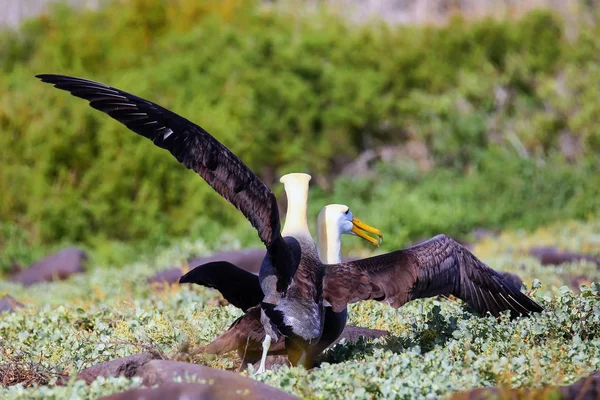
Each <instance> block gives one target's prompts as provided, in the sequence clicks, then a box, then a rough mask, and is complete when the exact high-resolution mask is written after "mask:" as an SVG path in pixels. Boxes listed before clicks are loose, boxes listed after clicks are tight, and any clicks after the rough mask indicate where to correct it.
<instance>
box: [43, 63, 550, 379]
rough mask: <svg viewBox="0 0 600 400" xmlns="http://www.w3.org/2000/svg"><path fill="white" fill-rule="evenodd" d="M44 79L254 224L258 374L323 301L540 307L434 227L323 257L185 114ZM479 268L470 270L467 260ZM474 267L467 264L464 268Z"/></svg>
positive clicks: (301, 349) (316, 327)
mask: <svg viewBox="0 0 600 400" xmlns="http://www.w3.org/2000/svg"><path fill="white" fill-rule="evenodd" d="M38 78H40V79H41V80H42V81H43V82H46V83H51V84H53V85H54V86H55V87H56V88H58V89H62V90H66V91H69V92H71V94H72V95H74V96H77V97H80V98H83V99H86V100H88V101H89V102H90V105H91V106H92V107H93V108H96V109H98V110H100V111H102V112H104V113H106V114H108V115H109V116H111V117H112V118H114V119H115V120H117V121H119V122H121V123H122V124H124V125H125V126H127V127H128V128H129V129H131V130H132V131H134V132H136V133H137V134H139V135H142V136H144V137H146V138H148V139H150V140H152V141H153V142H154V144H155V145H157V146H159V147H162V148H164V149H167V150H168V151H169V152H171V154H173V156H175V158H177V160H178V161H179V162H181V163H182V164H183V165H184V166H186V167H187V168H189V169H192V170H194V171H195V172H196V173H198V174H199V175H200V176H201V177H202V178H203V179H204V180H205V181H206V182H207V183H208V184H209V185H210V186H211V187H212V188H213V189H214V190H215V191H216V192H217V193H219V194H220V195H221V196H223V197H224V198H225V199H226V200H228V201H229V202H230V203H232V204H233V205H234V206H235V207H236V208H237V209H238V210H239V211H241V212H242V214H243V215H244V216H245V217H246V219H248V221H249V222H250V223H251V224H252V226H253V227H254V228H255V229H256V230H257V231H258V236H259V237H260V239H261V240H262V242H263V243H264V245H265V247H266V249H267V255H266V256H265V259H264V261H263V264H262V266H261V269H260V273H259V279H260V285H261V288H262V291H263V294H264V298H263V300H262V301H261V304H260V308H261V323H262V324H263V327H264V329H265V332H266V336H265V341H264V343H263V357H262V360H261V368H260V369H259V372H260V371H261V370H262V371H264V360H265V358H266V355H267V351H268V349H269V345H270V342H271V339H274V340H276V341H277V340H278V339H279V338H280V337H281V336H283V337H284V338H285V339H284V340H285V348H286V351H287V353H288V357H289V359H290V361H291V362H292V364H294V365H295V364H298V363H303V362H304V360H305V359H306V356H307V349H308V348H309V346H310V345H311V343H314V342H316V341H318V340H319V338H320V336H321V333H322V330H323V323H324V313H325V310H324V302H328V303H329V304H330V305H331V307H332V309H333V311H335V312H342V311H343V310H344V309H345V308H346V305H347V304H348V303H351V302H356V301H360V300H368V299H374V300H380V301H387V302H389V303H390V304H391V305H392V306H393V307H400V306H401V305H403V304H405V303H406V302H407V301H410V300H412V299H415V298H419V297H429V296H433V295H438V294H450V293H451V294H454V295H455V296H457V297H459V298H461V299H463V300H466V301H467V302H469V303H470V304H472V305H473V307H475V308H476V309H477V310H478V311H480V312H486V311H490V312H491V313H492V314H494V315H497V314H498V313H499V312H500V311H502V310H507V309H508V310H511V312H512V311H514V312H516V313H518V314H520V313H529V312H531V311H540V310H541V309H542V308H541V307H540V306H539V305H538V304H537V303H535V302H534V301H533V300H531V299H530V298H528V297H527V296H525V295H524V294H522V293H521V292H520V291H519V290H518V289H517V288H515V287H514V286H512V284H510V283H508V282H507V281H505V280H504V279H503V278H502V277H500V276H499V275H498V274H497V273H496V272H495V271H493V270H492V269H491V268H489V267H487V266H486V265H485V264H483V263H481V262H480V261H479V260H477V259H476V258H475V257H474V256H473V255H472V254H471V253H470V252H468V251H466V249H464V247H462V246H460V245H458V244H457V243H456V242H454V241H453V240H452V239H450V238H449V237H447V236H444V235H439V236H436V237H435V238H433V239H430V240H428V241H426V242H423V243H421V244H419V245H417V246H414V247H411V248H409V249H406V250H400V251H396V252H392V253H388V254H384V255H380V256H376V257H371V258H367V259H363V260H356V261H352V262H347V263H339V264H334V265H327V266H326V265H325V264H323V263H321V262H320V261H319V257H318V253H317V249H316V247H315V244H314V242H313V240H312V238H311V236H310V233H309V232H308V228H307V226H306V215H305V213H304V220H303V221H302V220H298V221H294V223H293V224H290V228H289V230H288V231H287V232H283V233H281V232H280V221H279V212H278V209H277V201H276V199H275V196H274V194H273V193H272V192H271V190H270V189H269V188H268V187H267V186H266V185H265V184H264V183H263V182H262V181H261V180H260V179H259V178H258V177H257V176H256V175H255V174H254V173H253V172H252V171H251V170H250V169H249V168H248V167H247V166H246V165H245V164H244V163H242V161H240V160H239V158H238V157H237V156H235V155H234V154H233V153H232V152H231V151H230V150H229V149H227V148H226V147H225V146H223V145H222V144H221V143H220V142H219V141H217V140H216V139H215V138H214V137H212V136H211V135H210V134H209V133H208V132H206V131H205V130H204V129H202V128H201V127H199V126H198V125H196V124H194V123H192V122H191V121H188V120H187V119H185V118H183V117H181V116H179V115H177V114H175V113H173V112H171V111H169V110H167V109H165V108H163V107H161V106H159V105H157V104H155V103H153V102H150V101H148V100H145V99H142V98H140V97H137V96H135V95H132V94H129V93H127V92H124V91H122V90H119V89H116V88H112V87H110V86H106V85H104V84H101V83H97V82H94V81H89V80H86V79H81V78H74V77H69V76H64V75H50V74H44V75H38ZM474 265H475V266H476V267H474V268H473V266H474ZM469 267H471V268H469Z"/></svg>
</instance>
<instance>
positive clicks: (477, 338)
mask: <svg viewBox="0 0 600 400" xmlns="http://www.w3.org/2000/svg"><path fill="white" fill-rule="evenodd" d="M598 232H600V224H599V223H598V222H595V223H585V224H584V223H569V224H557V225H555V226H552V227H549V228H544V229H539V230H538V231H536V232H534V233H532V234H528V235H523V234H522V233H519V232H507V233H505V234H503V235H502V236H500V237H499V238H497V239H488V240H486V241H484V242H482V243H480V244H479V245H477V246H476V248H475V253H476V254H477V255H478V256H480V257H481V258H482V259H483V260H485V261H486V262H487V263H488V264H489V265H491V266H493V267H494V268H498V269H502V270H505V271H510V272H514V273H518V274H519V275H520V276H521V277H522V278H523V279H524V280H525V282H526V284H527V285H528V287H529V289H530V290H531V288H532V287H533V288H537V289H536V290H534V293H533V294H532V295H533V296H534V297H535V298H536V299H537V300H538V301H539V302H540V303H542V304H543V305H544V306H545V307H546V308H547V311H546V312H544V313H542V314H540V315H537V316H535V317H532V318H521V319H517V320H515V321H509V320H508V319H507V318H505V319H503V320H502V321H500V322H498V321H496V320H495V319H494V318H492V317H488V318H479V317H476V316H474V315H472V314H470V313H469V312H468V311H467V310H466V308H465V307H464V305H463V304H462V303H461V302H459V301H448V300H443V299H427V300H422V301H421V300H419V301H414V302H411V303H409V304H407V305H406V306H404V307H402V308H400V309H398V310H395V309H392V308H390V307H389V306H388V305H387V304H383V303H376V302H362V303H359V304H355V305H352V306H351V307H350V313H349V316H350V321H349V322H350V323H352V324H356V325H360V326H365V327H370V328H375V329H387V330H389V331H390V332H391V337H389V338H385V339H378V340H375V341H369V342H359V343H358V344H355V345H349V344H338V345H337V346H335V347H334V349H333V350H332V351H330V352H328V353H327V354H325V356H324V360H325V361H327V363H325V364H322V365H321V368H320V369H317V370H314V371H312V372H310V373H308V372H307V371H306V370H305V369H303V368H287V367H284V368H281V369H280V370H278V371H274V372H269V373H268V374H267V375H266V376H263V377H260V379H262V380H265V381H267V382H268V383H269V384H272V385H274V386H277V387H281V388H282V389H284V390H286V391H290V392H292V393H296V394H298V395H300V396H302V397H304V398H310V399H338V398H339V399H341V398H355V399H370V398H382V399H398V398H401V399H425V398H436V399H437V398H443V397H445V396H446V395H448V394H450V393H452V392H456V391H460V390H465V389H469V388H472V387H476V386H495V385H503V386H510V387H538V386H541V385H544V384H550V385H562V384H569V383H571V382H573V381H576V380H578V379H580V378H581V377H583V376H586V375H588V374H589V373H591V372H592V371H597V370H599V369H600V294H599V292H598V291H599V290H600V287H599V286H598V284H597V283H596V284H591V285H589V286H588V288H587V289H585V288H584V290H583V292H582V293H579V292H577V291H575V292H573V291H570V290H569V289H568V288H567V287H566V286H565V287H562V286H563V285H564V283H565V282H568V281H569V280H570V278H572V277H575V276H581V275H585V276H587V277H588V278H589V279H591V280H596V281H598V280H600V270H598V269H597V268H596V266H595V265H594V264H592V263H585V262H579V263H578V262H573V263H569V264H566V265H563V266H560V267H543V266H541V265H540V263H539V262H538V261H537V260H535V259H533V258H531V257H529V256H527V250H528V249H529V248H530V247H532V246H548V245H553V246H557V245H558V246H561V247H563V248H565V249H567V250H570V251H577V252H589V251H590V250H591V249H597V248H598V243H599V240H600V238H599V236H598ZM352 240H353V239H352V238H346V239H344V244H346V243H349V242H351V241H352ZM222 245H225V246H235V245H236V244H235V243H233V242H230V241H225V243H223V244H222ZM208 250H209V249H208V248H207V245H206V244H205V243H204V242H201V241H197V242H184V243H181V244H179V245H178V246H174V247H172V248H171V249H169V250H168V251H165V252H163V253H161V254H160V255H159V256H157V257H156V258H152V259H149V260H148V261H147V262H136V263H134V264H130V265H127V266H125V268H122V269H119V270H115V269H107V268H93V269H92V271H91V272H90V273H89V274H86V275H80V276H75V277H73V278H71V279H70V280H69V281H65V282H59V283H49V284H43V285H42V286H32V287H29V288H23V287H21V286H18V285H15V284H9V283H7V282H3V281H0V296H2V295H3V294H4V293H10V294H11V295H13V296H14V297H15V298H16V299H18V300H19V301H22V302H23V303H25V305H26V308H24V309H20V310H19V311H17V312H16V313H14V314H10V315H7V314H2V315H1V316H0V342H2V343H3V346H2V349H0V368H1V367H2V366H4V365H6V363H9V364H10V363H12V364H10V365H13V366H14V365H20V366H22V367H24V368H25V369H26V371H27V368H28V364H26V363H25V362H23V360H27V361H29V362H30V363H31V364H33V366H34V368H36V369H37V370H38V371H40V373H45V374H46V375H47V376H49V377H50V382H51V384H50V385H49V386H43V387H33V388H24V387H23V386H21V385H17V386H11V387H8V388H6V389H2V388H0V397H1V398H3V399H19V398H40V399H41V398H44V399H47V398H54V399H60V398H89V399H95V398H97V397H98V396H100V395H101V394H108V393H112V392H116V391H120V390H122V389H124V388H127V387H131V386H138V385H140V381H139V380H138V379H133V380H129V379H125V378H119V379H114V378H111V379H106V380H105V379H99V380H97V381H95V383H94V384H92V385H91V386H90V387H87V386H86V385H85V384H84V382H83V381H75V380H71V381H70V382H69V383H68V385H66V386H54V385H53V384H52V382H53V379H52V377H54V376H56V375H65V374H74V373H75V372H76V371H78V370H80V369H82V368H86V367H89V366H91V365H94V364H95V363H98V362H101V361H107V360H110V359H113V358H117V357H121V356H126V355H129V354H133V353H137V352H140V351H147V350H148V349H154V350H156V351H159V352H160V353H161V354H163V355H164V356H165V357H167V358H179V359H183V360H186V359H187V358H186V353H185V352H183V353H181V352H182V351H183V350H182V349H184V348H185V347H186V346H184V343H185V342H188V343H189V345H190V346H191V347H192V348H195V347H196V346H198V345H203V344H206V343H208V342H209V341H211V340H212V339H214V337H215V336H216V335H217V334H218V333H220V332H222V331H223V330H224V329H226V328H227V327H228V325H229V324H230V323H231V322H232V321H233V320H234V319H235V318H236V317H237V316H238V315H239V314H240V311H239V310H237V309H235V308H234V307H233V306H225V307H223V306H219V305H218V299H219V297H220V296H219V295H218V294H216V292H215V291H213V290H211V289H206V288H201V287H198V286H195V287H187V286H186V287H179V286H177V285H175V286H172V287H167V288H162V289H158V288H153V287H151V286H150V285H148V284H146V283H145V281H146V278H147V277H148V276H150V275H152V274H153V273H154V272H155V271H157V270H160V269H162V268H166V267H169V266H171V265H173V263H174V262H175V261H176V260H183V259H185V258H186V257H191V256H194V255H200V254H205V253H206V252H207V251H208ZM534 277H537V278H538V279H539V281H541V287H539V286H540V283H539V282H535V281H534V279H533V278H534ZM191 361H193V362H196V363H200V364H204V365H210V366H213V367H217V368H228V369H233V368H236V367H237V366H238V364H239V359H238V357H237V355H235V354H234V353H232V354H228V355H226V356H220V357H215V356H207V355H200V356H196V357H194V358H192V359H191ZM29 368H32V367H29Z"/></svg>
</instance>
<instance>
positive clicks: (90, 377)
mask: <svg viewBox="0 0 600 400" xmlns="http://www.w3.org/2000/svg"><path fill="white" fill-rule="evenodd" d="M157 358H159V357H158V356H157V355H155V354H152V353H139V354H133V355H131V356H128V357H123V358H117V359H115V360H110V361H106V362H102V363H100V364H96V365H93V366H91V367H89V368H86V369H84V370H83V371H81V372H80V373H79V375H78V376H77V378H78V379H83V380H84V381H85V382H86V383H87V384H88V385H89V384H90V383H92V382H93V381H95V380H96V378H98V377H99V376H103V377H105V378H109V377H118V376H120V375H123V376H124V377H126V378H131V377H133V376H135V374H136V373H137V372H138V370H139V369H140V368H141V367H142V366H144V365H145V364H146V363H148V362H150V361H152V360H155V359H157Z"/></svg>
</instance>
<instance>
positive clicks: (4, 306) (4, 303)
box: [0, 294, 24, 313]
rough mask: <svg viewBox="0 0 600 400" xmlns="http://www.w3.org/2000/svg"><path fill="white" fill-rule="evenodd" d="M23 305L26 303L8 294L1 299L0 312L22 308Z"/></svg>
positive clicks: (9, 311)
mask: <svg viewBox="0 0 600 400" xmlns="http://www.w3.org/2000/svg"><path fill="white" fill-rule="evenodd" d="M21 307H24V305H23V304H21V303H19V302H18V301H17V300H15V298H14V297H12V296H10V295H8V294H7V295H6V296H4V297H3V298H1V299H0V313H3V312H8V313H11V312H15V310H16V309H17V308H21Z"/></svg>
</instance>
